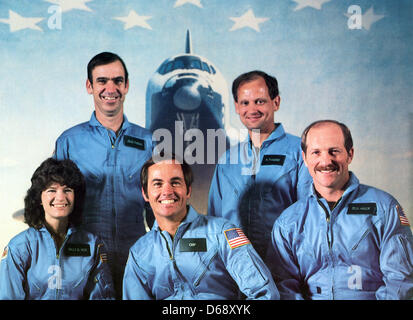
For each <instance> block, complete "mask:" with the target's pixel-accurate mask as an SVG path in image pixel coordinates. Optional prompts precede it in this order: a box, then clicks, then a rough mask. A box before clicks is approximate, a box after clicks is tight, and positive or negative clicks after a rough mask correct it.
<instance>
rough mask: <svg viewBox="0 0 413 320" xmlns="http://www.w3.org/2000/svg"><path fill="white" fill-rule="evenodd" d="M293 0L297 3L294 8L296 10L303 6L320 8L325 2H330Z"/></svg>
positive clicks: (327, 0)
mask: <svg viewBox="0 0 413 320" xmlns="http://www.w3.org/2000/svg"><path fill="white" fill-rule="evenodd" d="M293 1H294V2H296V3H298V5H297V6H296V7H295V8H294V11H297V10H301V9H303V8H305V7H312V8H314V9H317V10H321V6H322V5H323V4H324V3H326V2H330V1H331V0H293Z"/></svg>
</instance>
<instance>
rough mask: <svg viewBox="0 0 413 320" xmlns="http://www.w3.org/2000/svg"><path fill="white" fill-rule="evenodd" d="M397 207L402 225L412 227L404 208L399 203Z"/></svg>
mask: <svg viewBox="0 0 413 320" xmlns="http://www.w3.org/2000/svg"><path fill="white" fill-rule="evenodd" d="M396 209H397V213H398V214H399V219H400V223H401V224H402V226H409V227H410V223H409V220H407V217H406V215H405V214H404V211H403V208H402V207H401V206H399V205H396Z"/></svg>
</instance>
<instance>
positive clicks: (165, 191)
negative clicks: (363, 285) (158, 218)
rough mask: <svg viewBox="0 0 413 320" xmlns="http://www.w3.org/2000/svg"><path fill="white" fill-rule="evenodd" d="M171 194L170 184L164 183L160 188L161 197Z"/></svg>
mask: <svg viewBox="0 0 413 320" xmlns="http://www.w3.org/2000/svg"><path fill="white" fill-rule="evenodd" d="M170 194H173V188H172V185H171V184H170V183H164V185H163V186H162V195H164V196H165V195H170Z"/></svg>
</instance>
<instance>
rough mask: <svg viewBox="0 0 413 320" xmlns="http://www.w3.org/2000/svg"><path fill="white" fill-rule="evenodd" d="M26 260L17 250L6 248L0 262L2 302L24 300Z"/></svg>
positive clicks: (0, 294)
mask: <svg viewBox="0 0 413 320" xmlns="http://www.w3.org/2000/svg"><path fill="white" fill-rule="evenodd" d="M26 265H27V263H26V259H25V257H23V256H22V255H20V253H19V251H18V250H17V249H14V248H13V247H10V246H8V247H6V248H5V249H4V252H3V255H2V258H1V262H0V300H24V299H25V298H26V292H25V290H24V283H25V282H26Z"/></svg>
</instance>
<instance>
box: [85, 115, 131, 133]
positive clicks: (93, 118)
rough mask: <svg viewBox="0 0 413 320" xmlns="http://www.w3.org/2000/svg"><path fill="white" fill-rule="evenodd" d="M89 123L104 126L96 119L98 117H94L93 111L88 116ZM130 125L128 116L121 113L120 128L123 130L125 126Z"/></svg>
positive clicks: (94, 125)
mask: <svg viewBox="0 0 413 320" xmlns="http://www.w3.org/2000/svg"><path fill="white" fill-rule="evenodd" d="M89 125H91V126H92V127H102V128H104V126H102V124H101V123H100V122H99V121H98V119H96V113H95V111H93V112H92V116H91V117H90V120H89ZM130 126H131V123H130V122H129V121H128V118H127V117H126V115H125V114H123V122H122V127H121V130H125V129H126V128H128V127H130Z"/></svg>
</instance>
